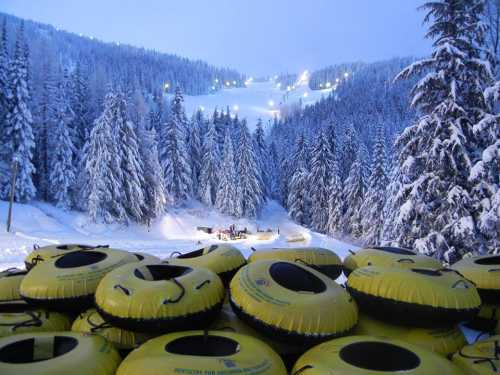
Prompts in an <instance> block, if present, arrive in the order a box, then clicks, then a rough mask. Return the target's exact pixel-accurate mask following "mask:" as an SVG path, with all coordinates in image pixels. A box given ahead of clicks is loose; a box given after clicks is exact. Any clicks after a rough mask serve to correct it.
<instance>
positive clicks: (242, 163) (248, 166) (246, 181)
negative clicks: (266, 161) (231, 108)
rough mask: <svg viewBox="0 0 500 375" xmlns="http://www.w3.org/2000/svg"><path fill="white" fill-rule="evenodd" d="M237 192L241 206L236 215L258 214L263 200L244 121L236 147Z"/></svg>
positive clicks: (249, 215) (256, 165)
mask: <svg viewBox="0 0 500 375" xmlns="http://www.w3.org/2000/svg"><path fill="white" fill-rule="evenodd" d="M237 153H238V157H237V160H238V166H237V172H238V177H239V178H238V194H239V201H240V202H241V206H240V207H239V209H238V211H239V212H238V215H239V216H242V217H248V218H255V217H257V216H258V215H259V213H260V210H261V208H262V204H263V202H264V193H263V191H262V189H261V184H260V181H261V177H260V175H259V172H260V171H259V166H258V164H257V160H256V157H255V151H254V148H253V142H252V137H251V136H250V133H249V131H248V127H247V126H246V123H245V122H244V121H242V122H241V127H240V142H239V147H238V151H237Z"/></svg>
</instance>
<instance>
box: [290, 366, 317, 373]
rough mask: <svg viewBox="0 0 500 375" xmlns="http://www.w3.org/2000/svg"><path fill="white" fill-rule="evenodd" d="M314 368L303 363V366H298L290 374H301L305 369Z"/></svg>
mask: <svg viewBox="0 0 500 375" xmlns="http://www.w3.org/2000/svg"><path fill="white" fill-rule="evenodd" d="M312 368H314V366H311V365H305V366H302V367H301V368H299V369H298V370H297V371H295V372H294V373H293V374H292V375H298V374H302V373H303V372H304V371H306V370H310V369H312Z"/></svg>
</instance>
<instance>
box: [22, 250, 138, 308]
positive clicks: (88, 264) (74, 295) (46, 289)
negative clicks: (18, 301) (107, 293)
mask: <svg viewBox="0 0 500 375" xmlns="http://www.w3.org/2000/svg"><path fill="white" fill-rule="evenodd" d="M136 261H137V258H136V257H135V256H134V255H133V254H131V253H128V252H126V251H120V250H110V249H105V250H85V251H73V252H70V253H68V254H65V255H63V256H61V257H58V258H53V259H50V260H47V261H44V262H43V263H39V264H38V265H37V266H36V267H34V268H32V269H31V271H30V272H29V273H28V274H27V275H26V276H25V277H24V279H23V280H22V282H21V289H20V293H21V296H22V298H24V299H25V300H26V301H27V302H28V303H30V304H33V305H37V306H45V307H47V308H49V310H56V311H59V310H63V311H65V310H70V311H75V310H76V311H81V310H85V309H86V308H89V307H90V306H91V305H92V304H93V302H94V293H95V290H96V288H97V284H98V283H99V281H101V279H102V278H103V277H104V275H106V274H107V273H108V272H110V271H112V270H114V269H115V268H118V267H120V266H122V265H124V264H127V263H131V262H136Z"/></svg>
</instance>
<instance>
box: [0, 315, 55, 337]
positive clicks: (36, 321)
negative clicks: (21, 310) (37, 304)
mask: <svg viewBox="0 0 500 375" xmlns="http://www.w3.org/2000/svg"><path fill="white" fill-rule="evenodd" d="M25 314H26V315H28V316H29V317H30V319H28V320H25V321H23V322H19V323H0V327H12V332H14V331H16V330H17V329H18V328H24V327H41V325H42V324H43V322H42V320H41V319H40V317H41V316H42V313H41V312H37V311H26V312H25ZM47 316H48V313H47Z"/></svg>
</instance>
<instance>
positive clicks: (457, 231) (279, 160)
mask: <svg viewBox="0 0 500 375" xmlns="http://www.w3.org/2000/svg"><path fill="white" fill-rule="evenodd" d="M453 4H454V5H453V6H451V5H449V2H436V3H429V4H428V5H425V6H424V9H423V10H424V12H425V13H426V16H425V21H426V27H427V28H428V33H427V37H428V38H429V39H431V40H432V41H433V52H432V54H431V55H430V56H425V57H417V58H414V57H406V58H394V59H391V60H388V61H381V62H376V63H362V62H354V63H348V64H347V63H346V64H341V65H335V66H331V67H326V68H324V69H321V70H318V71H315V72H312V74H311V77H310V81H309V85H310V87H311V89H318V90H319V89H322V88H324V87H325V85H326V84H327V83H328V84H329V85H332V86H334V87H333V90H332V91H331V94H330V95H329V96H328V97H325V98H323V99H322V100H320V101H319V102H317V103H316V104H314V105H310V106H300V105H299V106H294V107H293V108H287V109H286V110H283V111H282V112H281V113H280V116H276V117H275V119H274V121H273V122H272V123H271V124H270V125H269V126H266V124H265V122H264V121H262V122H259V123H257V124H247V122H246V120H245V119H244V118H240V117H239V116H238V114H237V113H231V110H230V108H229V107H227V108H220V109H218V110H216V111H215V112H214V113H210V114H208V115H207V114H206V113H204V112H203V111H201V110H199V111H196V112H195V113H186V110H185V106H184V95H198V94H205V93H210V92H214V91H217V90H220V89H221V88H222V86H224V85H225V84H227V83H229V85H232V86H234V87H243V86H244V82H245V80H246V77H245V75H244V74H240V73H238V72H236V71H233V70H230V69H225V68H216V67H212V66H210V65H208V64H206V63H203V62H200V61H190V60H187V59H183V58H180V57H177V56H173V55H164V54H160V53H156V52H154V51H146V50H142V49H138V48H134V47H129V46H119V45H115V44H106V43H102V42H99V41H96V40H93V39H90V38H87V37H80V36H77V35H74V34H70V33H67V32H64V31H58V30H56V29H54V28H52V27H50V26H45V25H41V24H37V23H33V22H24V21H21V20H20V19H17V18H15V17H12V16H9V15H1V14H0V21H1V25H2V26H1V30H0V32H1V35H0V198H1V199H8V196H9V193H10V186H11V181H10V180H11V176H12V173H14V172H15V173H16V176H17V177H16V191H15V200H16V201H18V202H29V201H31V200H34V199H39V200H43V201H48V202H52V203H53V204H55V205H57V206H58V207H61V208H63V209H68V210H69V209H77V210H82V211H85V212H87V213H88V215H89V216H90V217H91V218H92V220H94V221H102V222H105V223H122V224H127V223H131V222H137V223H141V224H145V225H147V224H149V223H151V221H153V220H155V219H156V218H158V217H160V216H161V215H162V214H163V213H164V212H165V211H168V210H169V208H171V207H179V206H182V205H183V204H184V203H185V202H187V201H189V200H191V199H196V200H199V201H201V202H202V203H204V204H205V205H206V206H208V207H214V208H216V209H217V210H219V211H220V212H222V213H224V214H227V215H230V216H233V217H235V218H238V217H248V218H255V217H258V216H259V214H260V213H261V209H262V207H263V205H264V203H265V202H266V200H269V199H273V200H277V201H278V202H280V204H281V205H282V206H283V207H285V208H286V209H287V210H288V212H289V215H290V216H291V217H292V218H293V219H294V220H295V221H296V222H297V223H299V224H301V225H304V226H306V227H309V228H311V229H313V230H315V231H317V232H320V233H326V234H329V235H332V236H334V237H336V238H348V239H350V240H353V241H356V242H359V243H363V244H367V245H374V244H389V245H398V246H405V247H412V248H414V249H416V250H418V251H420V252H423V253H425V254H431V255H434V256H436V257H438V258H440V259H443V260H445V261H447V262H454V261H456V260H458V259H460V258H461V257H462V256H463V255H464V254H466V253H469V252H475V253H476V252H480V253H485V252H493V253H500V243H499V235H498V234H499V233H500V190H499V175H500V140H499V139H500V126H499V125H500V124H499V122H500V117H499V115H498V109H499V99H500V82H499V81H498V77H499V76H500V67H498V62H499V58H498V57H499V45H498V43H499V40H498V38H499V36H498V35H499V32H498V31H499V22H500V21H499V19H500V17H499V15H500V7H499V6H498V5H499V4H498V1H494V0H489V1H486V2H485V1H483V0H470V1H460V2H454V3H453ZM344 74H346V76H344ZM296 79H297V75H296V74H284V73H283V74H282V75H280V76H279V77H278V80H279V82H280V83H281V84H282V88H283V89H284V90H285V89H286V86H288V85H290V84H292V83H293V82H294V81H295V80H296ZM249 125H252V126H249ZM254 128H255V131H253V132H251V131H250V129H254Z"/></svg>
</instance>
